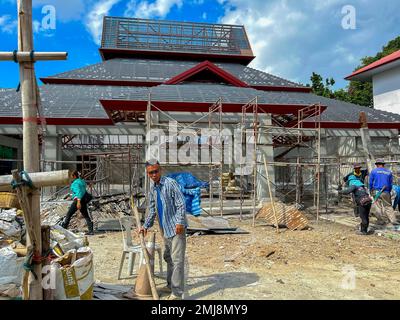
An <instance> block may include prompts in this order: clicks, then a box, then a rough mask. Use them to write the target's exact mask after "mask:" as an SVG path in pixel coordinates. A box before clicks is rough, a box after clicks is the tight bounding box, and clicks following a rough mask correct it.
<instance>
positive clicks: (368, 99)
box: [310, 36, 400, 108]
mask: <svg viewBox="0 0 400 320" xmlns="http://www.w3.org/2000/svg"><path fill="white" fill-rule="evenodd" d="M398 50H400V36H399V37H397V38H395V39H393V40H391V41H389V42H388V44H387V45H386V46H384V47H383V48H382V51H380V52H378V53H377V54H376V55H375V56H374V57H364V58H362V59H361V64H360V65H359V66H358V67H357V68H356V69H355V70H354V71H357V70H359V69H361V68H363V67H365V66H367V65H369V64H371V63H373V62H375V61H378V60H380V59H382V58H384V57H386V56H388V55H389V54H392V53H393V52H395V51H398ZM310 79H311V88H312V91H313V93H315V94H316V95H319V96H323V97H327V98H333V99H338V100H341V101H346V102H351V103H355V104H359V105H361V106H366V107H371V108H373V101H374V100H373V92H372V83H371V82H360V81H350V83H349V85H348V86H347V87H346V88H344V89H339V90H336V91H333V90H332V88H331V87H332V86H333V85H334V84H335V80H333V79H332V78H330V79H325V84H324V82H323V78H322V76H321V75H319V74H317V73H315V72H313V73H312V76H311V78H310Z"/></svg>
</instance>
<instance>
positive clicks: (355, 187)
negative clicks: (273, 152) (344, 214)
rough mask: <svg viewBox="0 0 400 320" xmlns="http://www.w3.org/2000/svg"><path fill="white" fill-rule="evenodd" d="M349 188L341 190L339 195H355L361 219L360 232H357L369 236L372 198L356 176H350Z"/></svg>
mask: <svg viewBox="0 0 400 320" xmlns="http://www.w3.org/2000/svg"><path fill="white" fill-rule="evenodd" d="M347 180H348V184H349V186H348V188H346V189H344V190H340V191H339V194H350V193H352V194H353V195H354V199H355V202H356V205H357V212H358V213H359V215H360V218H361V224H360V230H359V231H358V232H357V233H358V234H360V235H368V234H370V233H368V226H369V213H370V211H371V204H372V198H371V196H370V195H369V194H368V192H367V188H366V187H365V185H364V183H362V182H361V181H360V179H359V177H356V176H354V175H350V176H348V179H347Z"/></svg>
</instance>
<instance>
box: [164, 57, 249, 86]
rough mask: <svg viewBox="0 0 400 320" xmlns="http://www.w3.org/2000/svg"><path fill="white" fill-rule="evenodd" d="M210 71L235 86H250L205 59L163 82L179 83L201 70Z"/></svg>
mask: <svg viewBox="0 0 400 320" xmlns="http://www.w3.org/2000/svg"><path fill="white" fill-rule="evenodd" d="M205 70H208V71H211V72H212V73H214V74H215V75H217V76H219V77H220V78H222V79H223V80H225V81H226V82H227V83H229V84H232V85H233V86H235V87H242V88H248V87H250V86H249V85H248V84H247V83H245V82H243V81H242V80H240V79H238V78H237V77H235V76H234V75H232V74H231V73H229V72H227V71H225V70H223V69H222V68H220V67H218V66H216V65H215V64H214V63H212V62H210V61H208V60H205V61H203V62H201V63H199V64H198V65H196V66H194V67H192V68H190V69H188V70H186V71H184V72H182V73H180V74H178V75H176V76H175V77H173V78H171V79H169V80H168V81H166V82H164V84H169V85H171V84H179V83H181V82H183V81H185V80H187V79H189V78H191V77H193V76H194V75H196V74H199V73H200V72H202V71H205Z"/></svg>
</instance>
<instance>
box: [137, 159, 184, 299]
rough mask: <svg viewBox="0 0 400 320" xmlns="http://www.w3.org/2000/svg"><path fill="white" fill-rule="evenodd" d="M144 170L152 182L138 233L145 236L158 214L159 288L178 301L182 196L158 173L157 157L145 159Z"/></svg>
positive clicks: (181, 280)
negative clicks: (162, 280)
mask: <svg viewBox="0 0 400 320" xmlns="http://www.w3.org/2000/svg"><path fill="white" fill-rule="evenodd" d="M146 171H147V175H148V176H149V178H150V179H151V180H152V181H153V183H152V185H151V187H150V192H149V215H148V217H147V218H146V221H145V223H144V225H143V227H142V228H141V229H140V232H143V233H144V235H146V233H147V230H148V229H149V228H151V227H152V226H153V224H154V220H155V218H156V216H157V217H158V222H159V225H160V229H161V232H162V233H163V236H164V245H165V248H164V260H165V261H166V262H167V286H166V287H165V288H162V291H164V292H168V293H170V296H169V298H168V300H181V299H182V298H183V293H184V289H185V288H184V287H185V276H184V265H185V250H186V228H187V219H186V209H185V198H184V196H183V194H182V192H181V189H180V188H179V185H178V183H177V182H176V181H175V180H174V179H171V178H168V177H165V176H162V175H161V166H160V163H159V162H158V161H157V160H155V159H152V160H149V161H147V162H146Z"/></svg>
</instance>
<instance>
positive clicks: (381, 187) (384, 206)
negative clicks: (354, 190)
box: [369, 159, 398, 225]
mask: <svg viewBox="0 0 400 320" xmlns="http://www.w3.org/2000/svg"><path fill="white" fill-rule="evenodd" d="M375 165H376V168H375V169H374V170H372V172H371V174H370V176H369V189H370V191H371V193H372V194H373V195H374V196H376V195H377V193H378V192H380V191H383V192H382V193H381V195H380V197H379V199H378V200H377V201H376V202H375V204H376V209H377V210H376V214H377V218H378V223H379V224H383V223H384V220H385V217H387V218H389V221H390V223H392V224H393V225H397V224H398V222H397V218H396V214H395V211H394V210H393V208H392V199H391V194H390V193H391V191H392V188H393V175H392V172H391V171H390V170H389V169H387V168H385V160H383V159H378V160H376V162H375Z"/></svg>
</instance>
